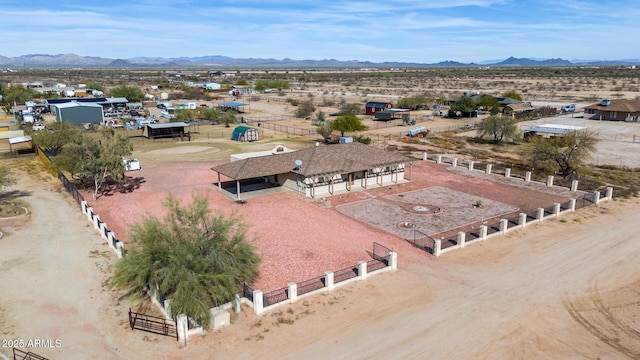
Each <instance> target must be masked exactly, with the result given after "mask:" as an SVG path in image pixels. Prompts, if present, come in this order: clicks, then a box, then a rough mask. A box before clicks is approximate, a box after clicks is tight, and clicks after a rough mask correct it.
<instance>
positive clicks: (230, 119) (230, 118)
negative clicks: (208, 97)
mask: <svg viewBox="0 0 640 360" xmlns="http://www.w3.org/2000/svg"><path fill="white" fill-rule="evenodd" d="M236 115H238V112H237V111H235V110H227V111H225V112H224V113H222V116H221V120H222V123H223V124H224V127H230V124H233V123H235V122H236Z"/></svg>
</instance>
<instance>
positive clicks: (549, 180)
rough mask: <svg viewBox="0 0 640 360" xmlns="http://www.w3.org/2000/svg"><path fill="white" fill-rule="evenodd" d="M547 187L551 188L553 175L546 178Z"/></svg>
mask: <svg viewBox="0 0 640 360" xmlns="http://www.w3.org/2000/svg"><path fill="white" fill-rule="evenodd" d="M547 186H548V187H551V186H553V175H549V176H547Z"/></svg>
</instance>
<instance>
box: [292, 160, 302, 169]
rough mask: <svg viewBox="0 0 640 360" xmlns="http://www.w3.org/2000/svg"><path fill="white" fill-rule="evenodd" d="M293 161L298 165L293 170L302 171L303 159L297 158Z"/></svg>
mask: <svg viewBox="0 0 640 360" xmlns="http://www.w3.org/2000/svg"><path fill="white" fill-rule="evenodd" d="M293 163H294V164H295V165H296V167H295V168H294V169H293V171H300V166H302V160H296V161H294V162H293Z"/></svg>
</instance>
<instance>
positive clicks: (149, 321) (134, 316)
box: [129, 308, 178, 340]
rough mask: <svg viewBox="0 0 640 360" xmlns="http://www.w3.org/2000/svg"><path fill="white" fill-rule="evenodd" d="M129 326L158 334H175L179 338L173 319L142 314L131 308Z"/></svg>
mask: <svg viewBox="0 0 640 360" xmlns="http://www.w3.org/2000/svg"><path fill="white" fill-rule="evenodd" d="M129 326H130V327H131V330H134V329H135V330H142V331H146V332H150V333H154V334H158V335H165V336H173V337H175V338H176V340H178V330H177V329H176V324H175V322H173V321H172V320H167V319H165V318H162V317H158V316H151V315H145V314H140V313H136V312H133V311H131V308H129Z"/></svg>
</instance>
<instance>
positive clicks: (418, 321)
mask: <svg viewBox="0 0 640 360" xmlns="http://www.w3.org/2000/svg"><path fill="white" fill-rule="evenodd" d="M30 173H31V175H30V174H29V173H27V172H24V171H22V172H21V173H20V183H19V185H16V186H14V187H13V188H11V189H10V190H24V191H26V192H28V195H26V196H24V197H23V198H22V199H23V200H24V201H25V202H27V203H29V204H30V206H31V208H32V213H31V215H30V218H29V219H28V221H22V222H19V221H13V220H12V221H11V222H7V221H6V220H3V222H1V223H0V227H2V229H3V230H5V232H6V233H7V235H6V236H5V237H3V238H1V239H0V269H1V272H0V280H1V281H0V340H1V341H5V340H7V339H23V340H29V339H36V338H39V339H52V340H60V344H61V345H60V347H59V348H55V347H54V348H32V349H31V351H34V352H36V353H39V354H40V355H43V356H46V357H49V358H52V359H61V358H65V359H121V358H139V359H140V358H141V359H147V358H148V359H152V358H153V359H181V358H216V359H253V358H258V357H260V358H265V357H266V358H283V359H294V358H305V359H327V358H332V359H375V358H434V359H449V358H456V359H478V358H480V359H489V358H491V359H496V358H527V359H529V358H533V359H536V358H545V359H546V358H598V357H600V358H629V359H633V358H638V357H640V349H639V348H638V344H639V343H640V335H638V332H639V331H640V301H639V300H638V299H639V295H638V288H639V285H640V271H639V270H640V263H638V261H637V259H638V257H639V256H640V243H639V242H638V241H637V235H636V220H637V213H638V211H639V210H640V202H639V201H638V199H633V200H629V201H624V202H622V201H612V202H608V203H604V204H602V205H599V206H598V207H592V208H588V209H583V210H581V211H579V212H578V213H575V214H571V215H568V216H566V217H564V218H561V219H558V220H553V221H548V222H545V223H542V224H536V225H533V226H531V227H528V228H526V229H524V230H518V231H515V232H512V233H510V234H509V235H507V236H505V237H500V238H492V239H491V240H488V241H486V242H483V243H478V244H474V245H471V246H468V247H466V248H465V249H463V250H459V251H455V252H452V253H448V254H445V255H444V256H442V257H440V258H438V259H435V258H433V257H431V256H429V255H427V254H424V253H422V252H420V251H417V250H415V249H412V248H410V247H399V248H396V250H397V251H398V253H399V262H400V269H399V271H397V272H395V273H386V274H381V275H378V276H375V277H372V278H370V279H368V280H366V281H364V282H357V283H355V284H353V285H349V286H346V287H341V288H339V289H338V290H337V291H335V292H332V293H324V294H321V295H317V296H313V297H308V298H304V299H301V300H300V301H299V302H297V303H296V304H292V305H287V306H284V307H282V308H281V310H278V311H276V312H271V313H267V314H266V316H265V317H263V318H257V317H256V316H255V315H253V314H252V313H251V312H248V311H245V312H242V313H241V314H239V315H234V316H233V320H232V321H233V325H232V326H231V327H228V328H225V329H222V330H220V331H217V332H215V333H210V334H208V335H207V336H206V337H204V338H198V337H196V338H194V339H193V340H192V341H191V342H190V343H189V344H188V345H187V347H184V348H182V347H179V346H178V344H177V343H176V342H175V340H173V339H171V338H168V337H160V336H154V335H149V334H147V333H143V332H138V331H135V332H133V331H131V330H129V329H128V326H127V325H128V324H127V323H126V314H125V312H126V309H127V307H128V304H126V302H120V301H118V298H117V295H118V294H113V293H111V292H109V291H105V290H104V288H103V287H102V284H103V282H104V281H105V280H106V279H107V277H108V269H107V267H108V266H109V264H113V262H114V261H115V256H114V255H113V254H112V253H111V252H110V250H108V248H107V246H106V245H104V244H102V241H101V240H100V238H99V237H98V236H97V234H96V233H95V232H94V231H93V229H91V228H89V227H88V226H87V225H86V222H85V221H84V219H83V218H82V215H81V214H80V212H79V210H77V208H76V206H75V204H73V202H72V200H71V198H70V197H69V196H68V195H67V194H65V193H63V192H62V191H61V189H60V186H59V185H57V183H56V182H55V181H43V180H42V178H41V177H42V176H41V175H39V174H38V173H37V172H35V171H30ZM52 209H54V210H53V211H52ZM0 354H4V355H6V356H9V354H10V349H8V348H0Z"/></svg>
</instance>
